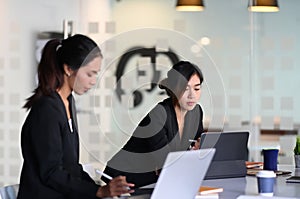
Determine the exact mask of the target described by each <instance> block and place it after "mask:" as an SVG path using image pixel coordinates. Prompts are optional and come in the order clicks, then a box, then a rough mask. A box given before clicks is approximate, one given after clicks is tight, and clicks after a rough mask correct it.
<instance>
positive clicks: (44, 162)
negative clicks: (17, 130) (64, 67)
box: [17, 92, 98, 199]
mask: <svg viewBox="0 0 300 199" xmlns="http://www.w3.org/2000/svg"><path fill="white" fill-rule="evenodd" d="M68 100H69V104H70V106H69V109H70V112H71V115H72V124H69V123H68V118H67V113H66V110H65V106H64V104H63V101H62V99H61V98H60V96H59V94H58V93H56V92H54V93H52V94H51V96H43V97H41V98H40V99H39V100H38V101H37V102H36V103H34V105H33V106H32V108H31V109H30V112H29V114H28V116H27V118H26V120H25V123H24V124H23V127H22V132H21V147H22V155H23V159H24V162H23V167H22V172H21V177H20V188H19V193H18V197H17V198H18V199H33V198H34V199H94V198H96V192H97V189H98V185H96V184H95V183H94V181H93V180H92V179H91V178H90V177H89V175H88V174H87V173H86V172H84V171H83V168H82V165H81V164H79V138H78V130H77V121H76V112H75V106H74V98H73V96H72V95H70V96H69V98H68Z"/></svg>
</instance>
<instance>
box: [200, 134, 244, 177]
mask: <svg viewBox="0 0 300 199" xmlns="http://www.w3.org/2000/svg"><path fill="white" fill-rule="evenodd" d="M248 139H249V132H247V131H235V132H206V133H203V134H202V135H201V140H200V148H201V149H206V148H215V149H216V153H215V156H214V158H213V160H212V162H211V164H210V166H209V168H208V170H207V173H206V176H205V178H204V179H219V178H233V177H244V176H246V174H247V168H246V164H245V161H247V160H248Z"/></svg>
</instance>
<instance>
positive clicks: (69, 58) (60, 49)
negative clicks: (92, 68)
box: [23, 34, 102, 110]
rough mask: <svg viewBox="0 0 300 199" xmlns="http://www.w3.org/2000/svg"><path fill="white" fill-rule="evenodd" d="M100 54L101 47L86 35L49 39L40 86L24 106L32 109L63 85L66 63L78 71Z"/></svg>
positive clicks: (39, 71) (43, 59) (40, 74)
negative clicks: (35, 104) (44, 97)
mask: <svg viewBox="0 0 300 199" xmlns="http://www.w3.org/2000/svg"><path fill="white" fill-rule="evenodd" d="M99 56H100V57H102V54H101V50H100V48H99V47H98V45H97V44H96V43H95V42H94V41H93V40H92V39H90V38H89V37H87V36H85V35H80V34H76V35H73V36H71V37H69V38H67V39H64V40H59V39H52V40H50V41H48V42H47V43H46V45H45V47H44V49H43V52H42V58H41V61H40V63H39V65H38V87H37V88H36V89H35V90H34V93H33V95H32V96H31V97H29V98H27V102H26V103H25V105H24V106H23V108H26V109H27V110H28V109H30V108H31V107H32V105H33V104H34V102H35V101H36V100H38V99H39V98H40V97H41V96H42V95H45V96H49V95H51V93H52V92H55V91H56V90H57V89H59V88H61V87H62V86H63V84H64V67H63V66H64V64H66V65H68V67H70V68H71V69H72V70H73V71H77V70H78V69H79V68H80V67H81V66H84V65H86V64H87V63H89V62H90V61H92V60H93V59H94V58H95V57H99Z"/></svg>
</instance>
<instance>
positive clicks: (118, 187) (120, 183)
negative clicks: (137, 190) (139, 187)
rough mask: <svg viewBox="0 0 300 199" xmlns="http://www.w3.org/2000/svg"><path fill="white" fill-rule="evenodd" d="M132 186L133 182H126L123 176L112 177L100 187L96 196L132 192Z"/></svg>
mask: <svg viewBox="0 0 300 199" xmlns="http://www.w3.org/2000/svg"><path fill="white" fill-rule="evenodd" d="M132 187H134V184H132V183H128V182H127V181H126V177H125V176H118V177H115V178H113V179H112V180H111V181H110V182H109V183H108V184H107V185H105V186H102V187H100V188H99V189H98V191H97V193H96V196H97V197H99V198H103V197H113V196H119V195H122V194H126V193H133V192H134V190H132V189H131V188H132Z"/></svg>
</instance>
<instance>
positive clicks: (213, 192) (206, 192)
mask: <svg viewBox="0 0 300 199" xmlns="http://www.w3.org/2000/svg"><path fill="white" fill-rule="evenodd" d="M222 191H223V188H219V187H209V186H201V187H200V188H199V193H198V194H197V195H196V197H195V199H201V198H207V199H209V198H219V193H220V192H222Z"/></svg>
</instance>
